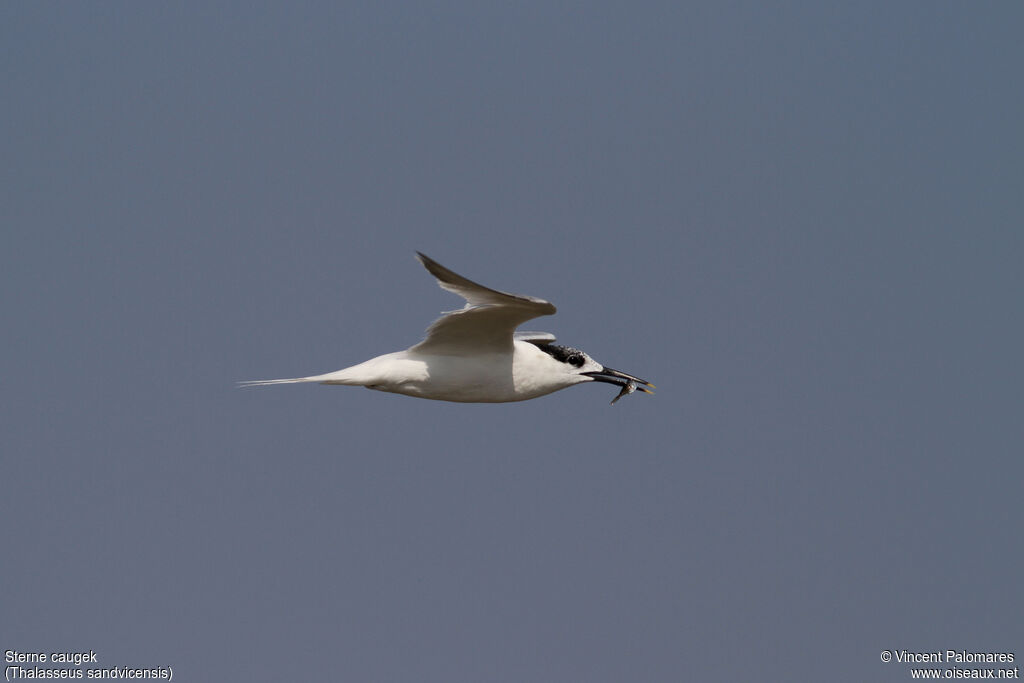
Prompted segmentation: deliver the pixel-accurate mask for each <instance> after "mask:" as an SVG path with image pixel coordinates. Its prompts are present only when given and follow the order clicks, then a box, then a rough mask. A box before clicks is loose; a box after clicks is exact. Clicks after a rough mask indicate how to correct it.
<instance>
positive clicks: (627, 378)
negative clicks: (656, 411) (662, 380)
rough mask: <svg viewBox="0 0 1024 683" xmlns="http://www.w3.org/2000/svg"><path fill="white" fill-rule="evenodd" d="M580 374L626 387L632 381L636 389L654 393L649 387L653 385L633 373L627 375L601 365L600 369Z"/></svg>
mask: <svg viewBox="0 0 1024 683" xmlns="http://www.w3.org/2000/svg"><path fill="white" fill-rule="evenodd" d="M582 374H584V375H587V376H588V377H590V378H591V379H593V380H594V381H595V382H607V383H608V384H614V385H615V386H617V387H622V388H626V387H628V386H629V385H630V383H632V384H633V386H634V387H635V388H636V389H639V390H640V391H643V392H644V393H647V394H653V393H654V392H653V391H651V389H653V388H654V385H653V384H651V383H650V382H648V381H647V380H645V379H640V378H639V377H634V376H633V375H627V374H626V373H624V372H619V371H618V370H613V369H611V368H608V367H602V368H601V369H600V370H595V371H593V372H584V373H582ZM647 387H650V388H651V389H648V388H647Z"/></svg>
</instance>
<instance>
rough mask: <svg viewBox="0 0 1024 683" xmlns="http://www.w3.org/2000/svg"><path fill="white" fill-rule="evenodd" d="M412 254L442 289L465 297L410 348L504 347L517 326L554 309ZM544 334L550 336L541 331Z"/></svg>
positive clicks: (442, 350) (534, 299)
mask: <svg viewBox="0 0 1024 683" xmlns="http://www.w3.org/2000/svg"><path fill="white" fill-rule="evenodd" d="M416 256H417V258H419V260H420V263H422V264H423V266H424V267H425V268H426V269H427V271H428V272H430V274H431V275H433V276H434V277H435V278H437V283H438V284H439V285H440V286H441V288H442V289H445V290H447V291H449V292H451V293H453V294H458V295H459V296H461V297H462V298H463V299H465V300H466V306H465V307H464V308H462V309H461V310H458V311H452V312H450V313H446V314H444V315H443V316H441V317H440V318H438V319H437V320H435V321H434V322H433V323H432V324H431V325H430V327H429V328H427V338H426V339H424V340H423V341H422V342H420V343H419V344H417V345H416V346H414V347H412V348H413V349H415V350H417V351H425V352H434V353H443V352H446V351H452V352H458V350H459V349H460V348H473V349H474V350H481V349H483V348H487V347H493V348H494V349H495V350H505V349H508V348H510V347H511V346H512V338H513V337H512V335H513V332H514V331H515V329H516V328H517V327H519V326H520V325H522V324H523V323H524V322H526V321H527V320H532V319H533V318H536V317H538V316H542V315H551V314H553V313H554V312H555V310H556V309H555V307H554V306H553V305H552V304H551V303H549V302H547V301H545V300H543V299H537V298H535V297H532V296H525V295H522V294H509V293H507V292H499V291H498V290H496V289H491V288H490V287H484V286H483V285H481V284H478V283H476V282H473V281H472V280H470V279H468V278H464V277H462V276H461V275H459V274H458V273H455V272H453V271H451V270H448V269H447V268H445V267H444V266H442V265H441V264H440V263H438V262H437V261H435V260H433V259H432V258H430V257H429V256H427V255H425V254H421V253H420V252H416ZM530 334H536V333H530ZM546 336H550V335H546V333H545V337H546ZM553 340H554V337H553V336H552V337H551V341H553Z"/></svg>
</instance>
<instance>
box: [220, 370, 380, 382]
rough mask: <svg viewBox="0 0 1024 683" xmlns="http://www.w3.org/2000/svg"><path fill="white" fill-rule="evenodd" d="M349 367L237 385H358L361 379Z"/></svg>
mask: <svg viewBox="0 0 1024 683" xmlns="http://www.w3.org/2000/svg"><path fill="white" fill-rule="evenodd" d="M350 370H351V368H345V369H344V370H337V371H335V372H328V373H327V374H324V375H312V376H310V377H292V378H290V379H252V380H247V381H245V382H239V383H238V386H239V387H265V386H269V385H271V384H302V383H304V382H319V383H320V384H349V385H355V386H360V385H362V384H364V382H363V381H361V380H359V379H357V378H354V377H353V376H352V373H351V372H350Z"/></svg>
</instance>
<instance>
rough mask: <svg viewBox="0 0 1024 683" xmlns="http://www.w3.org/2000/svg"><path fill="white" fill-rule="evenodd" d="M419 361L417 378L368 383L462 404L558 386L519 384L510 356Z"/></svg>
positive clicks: (381, 388)
mask: <svg viewBox="0 0 1024 683" xmlns="http://www.w3.org/2000/svg"><path fill="white" fill-rule="evenodd" d="M418 360H420V361H422V362H423V363H424V369H425V372H422V373H418V374H417V376H414V377H408V376H406V377H402V378H397V377H396V378H394V380H396V381H391V382H381V383H374V384H369V385H367V386H368V388H370V389H375V390H377V391H387V392H391V393H395V394H403V395H405V396H415V397H417V398H426V399H432V400H435V401H455V402H458V403H506V402H510V401H525V400H527V399H531V398H536V397H538V396H543V395H545V394H549V393H551V392H552V391H554V390H555V388H547V387H535V386H522V384H521V383H520V384H519V385H518V386H517V383H516V382H515V379H514V375H513V372H512V363H511V359H510V358H509V357H508V356H481V357H480V358H475V359H466V358H461V357H449V356H434V357H424V358H419V359H418Z"/></svg>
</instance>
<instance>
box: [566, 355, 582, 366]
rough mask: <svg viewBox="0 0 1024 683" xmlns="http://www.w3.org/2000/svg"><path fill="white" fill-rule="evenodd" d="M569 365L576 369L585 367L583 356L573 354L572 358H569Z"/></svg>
mask: <svg viewBox="0 0 1024 683" xmlns="http://www.w3.org/2000/svg"><path fill="white" fill-rule="evenodd" d="M569 365H572V366H573V367H576V368H578V367H582V366H583V356H581V355H580V354H578V353H574V354H572V355H571V356H569Z"/></svg>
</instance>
